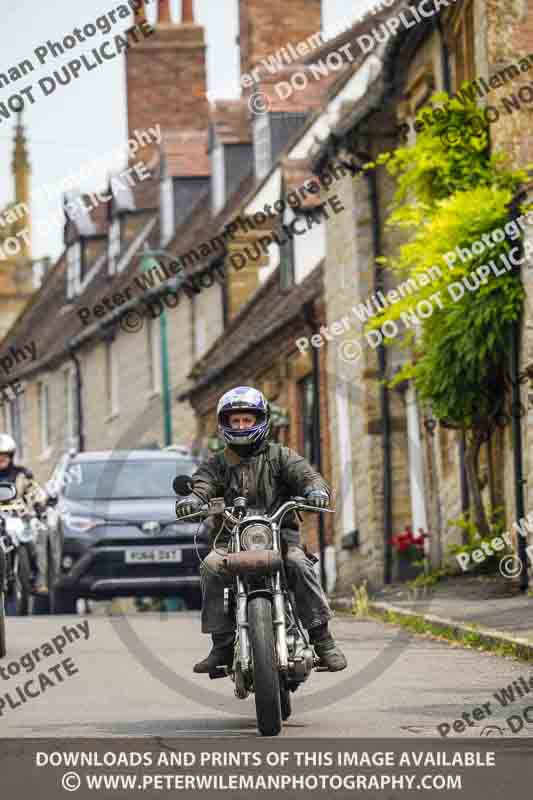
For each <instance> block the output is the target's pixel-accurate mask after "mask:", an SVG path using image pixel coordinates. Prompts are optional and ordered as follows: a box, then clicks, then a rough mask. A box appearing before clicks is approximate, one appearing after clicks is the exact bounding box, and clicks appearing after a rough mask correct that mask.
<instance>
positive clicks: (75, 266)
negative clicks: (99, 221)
mask: <svg viewBox="0 0 533 800" xmlns="http://www.w3.org/2000/svg"><path fill="white" fill-rule="evenodd" d="M80 281H81V243H80V242H79V241H78V242H74V244H71V245H70V246H69V247H68V249H67V300H72V299H73V298H74V297H75V296H76V294H77V293H78V291H79V286H80Z"/></svg>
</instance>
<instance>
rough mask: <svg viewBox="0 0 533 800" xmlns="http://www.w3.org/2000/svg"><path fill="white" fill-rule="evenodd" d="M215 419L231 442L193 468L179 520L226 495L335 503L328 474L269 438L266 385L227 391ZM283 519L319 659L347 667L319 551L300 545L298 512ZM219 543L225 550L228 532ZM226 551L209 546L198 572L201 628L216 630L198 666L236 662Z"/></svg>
mask: <svg viewBox="0 0 533 800" xmlns="http://www.w3.org/2000/svg"><path fill="white" fill-rule="evenodd" d="M217 423H218V430H219V433H220V435H221V437H222V438H223V440H224V441H225V443H226V447H225V448H224V450H223V452H222V453H217V454H216V455H214V456H212V457H211V458H209V459H208V460H207V461H205V462H203V463H202V464H201V465H200V467H199V468H198V470H197V471H196V472H195V473H194V475H193V477H192V479H191V481H192V484H193V492H192V493H191V494H190V495H189V496H188V497H187V498H185V499H183V500H180V501H178V502H177V503H176V516H177V517H178V519H179V518H181V517H183V516H186V515H188V514H192V513H194V512H195V511H198V510H199V508H200V507H201V505H202V504H203V503H206V502H208V501H209V500H210V499H211V498H213V497H221V496H224V500H225V503H226V505H233V502H234V500H235V498H236V497H238V496H246V497H247V500H248V506H249V507H250V506H251V507H253V508H258V509H265V510H266V512H267V513H269V514H272V513H274V511H276V510H277V509H278V508H279V507H280V506H281V505H282V504H283V503H284V502H286V500H288V499H289V498H290V497H294V496H304V497H305V498H306V499H307V503H308V504H309V505H312V506H315V507H317V508H325V507H326V506H327V505H328V504H329V498H330V493H329V488H328V485H327V484H326V482H325V481H324V479H323V478H322V476H321V475H320V474H319V473H318V472H316V471H315V470H313V469H312V467H311V466H310V464H309V463H308V462H307V461H306V460H305V459H304V458H302V457H301V456H299V455H298V454H297V453H295V452H294V451H293V450H290V449H289V448H288V447H282V446H281V445H279V444H277V443H274V442H269V441H268V440H267V437H268V434H269V431H270V409H269V405H268V402H267V400H266V398H265V397H264V395H263V394H262V393H261V392H259V391H257V390H256V389H254V388H251V387H248V386H239V387H237V388H235V389H231V390H230V391H229V392H226V393H225V394H224V395H223V396H222V397H221V398H220V400H219V403H218V407H217ZM282 524H283V527H282V529H281V542H282V554H283V557H284V561H285V568H286V572H287V579H288V582H289V586H290V588H291V589H292V591H293V592H294V596H295V600H296V609H297V612H298V615H299V617H300V620H301V622H302V624H303V626H304V627H305V628H306V629H307V630H308V632H309V638H310V641H311V644H312V645H313V647H314V648H315V652H316V654H317V656H318V657H319V659H320V661H321V663H322V664H323V665H325V666H327V668H328V670H330V671H331V672H336V671H339V670H342V669H344V668H345V667H346V666H347V661H346V658H345V656H344V654H343V653H342V651H341V650H340V649H339V647H338V646H337V645H336V643H335V641H334V640H333V637H332V636H331V634H330V632H329V630H328V620H329V619H330V617H331V616H332V613H331V610H330V608H329V605H328V601H327V598H326V596H325V594H324V592H323V590H322V588H321V586H320V582H319V580H318V578H317V575H316V573H315V570H314V566H313V565H314V562H316V559H314V561H313V558H314V557H312V556H311V557H310V556H309V554H308V553H307V551H306V550H305V548H304V547H302V546H301V544H300V535H299V528H298V522H297V518H296V515H295V514H294V513H289V514H287V515H286V516H285V518H284V520H283V523H282ZM217 530H218V529H217ZM211 544H212V542H211ZM226 546H227V536H226ZM216 549H217V551H221V550H222V551H224V541H223V539H222V535H221V536H220V537H219V538H218V540H217V548H216ZM222 558H223V556H221V555H220V554H219V553H217V552H216V551H215V550H214V549H213V550H211V552H210V553H209V555H208V556H207V558H206V560H205V566H204V565H202V568H201V572H200V574H201V586H202V633H210V634H211V635H212V639H213V648H212V650H211V652H210V653H209V655H208V656H207V658H205V659H204V660H203V661H200V662H199V663H198V664H196V665H195V666H194V672H198V673H207V672H211V671H212V670H213V669H214V668H215V667H216V666H219V665H228V666H229V665H231V664H232V661H233V645H234V639H235V621H234V618H233V617H230V616H229V615H228V614H226V613H225V612H224V585H225V583H226V581H229V576H228V575H227V574H226V573H225V572H224V569H223V566H222Z"/></svg>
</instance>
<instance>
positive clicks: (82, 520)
mask: <svg viewBox="0 0 533 800" xmlns="http://www.w3.org/2000/svg"><path fill="white" fill-rule="evenodd" d="M65 523H66V524H67V525H68V527H69V528H70V529H71V530H73V531H75V532H76V533H88V532H89V531H92V529H93V528H96V527H98V525H105V519H100V518H99V517H80V516H79V515H77V514H68V513H67V514H65Z"/></svg>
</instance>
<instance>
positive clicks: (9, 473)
mask: <svg viewBox="0 0 533 800" xmlns="http://www.w3.org/2000/svg"><path fill="white" fill-rule="evenodd" d="M0 481H5V482H8V483H14V484H15V488H16V490H17V497H19V498H20V499H22V500H23V501H24V503H25V504H26V507H27V509H28V511H29V512H30V513H33V512H34V511H37V509H39V508H40V507H44V503H45V502H46V493H45V492H44V490H43V489H41V487H40V486H39V484H38V483H37V481H36V480H35V479H34V477H33V472H32V471H31V470H30V469H26V467H19V466H17V465H16V464H13V462H12V463H11V464H10V465H9V467H8V468H7V469H6V470H2V471H0Z"/></svg>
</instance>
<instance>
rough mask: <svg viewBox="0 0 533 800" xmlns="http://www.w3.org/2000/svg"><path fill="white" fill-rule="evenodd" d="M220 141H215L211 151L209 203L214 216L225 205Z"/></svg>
mask: <svg viewBox="0 0 533 800" xmlns="http://www.w3.org/2000/svg"><path fill="white" fill-rule="evenodd" d="M225 155H226V154H225V151H224V145H223V144H222V142H217V143H216V144H215V146H214V147H213V149H212V151H211V167H212V172H211V205H212V208H213V216H216V215H217V214H218V213H219V211H221V210H222V209H223V208H224V206H225V205H226V163H225Z"/></svg>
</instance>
